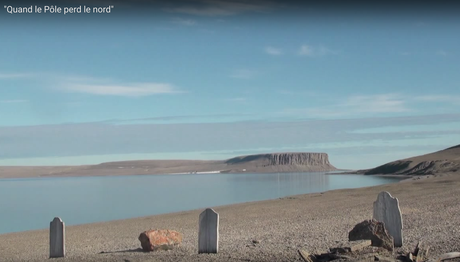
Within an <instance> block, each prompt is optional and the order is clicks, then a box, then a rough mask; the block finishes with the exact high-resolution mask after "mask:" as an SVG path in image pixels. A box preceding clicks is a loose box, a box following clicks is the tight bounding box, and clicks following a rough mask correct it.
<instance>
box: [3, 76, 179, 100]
mask: <svg viewBox="0 0 460 262" xmlns="http://www.w3.org/2000/svg"><path fill="white" fill-rule="evenodd" d="M1 76H3V78H7V77H8V78H19V77H25V76H27V77H34V79H36V80H37V82H41V84H43V85H46V86H49V87H50V88H52V89H54V90H56V91H61V92H73V93H86V94H92V95H108V96H131V97H137V96H150V95H159V94H177V93H184V92H183V91H181V90H178V89H177V88H176V87H175V86H174V85H172V84H170V83H157V82H145V83H124V82H121V81H117V80H114V79H111V78H95V77H87V76H62V75H52V74H45V73H44V74H39V75H34V74H8V75H0V77H1ZM5 101H6V100H5Z"/></svg>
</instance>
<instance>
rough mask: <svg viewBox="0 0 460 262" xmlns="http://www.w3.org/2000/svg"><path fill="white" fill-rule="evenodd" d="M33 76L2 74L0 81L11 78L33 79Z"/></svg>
mask: <svg viewBox="0 0 460 262" xmlns="http://www.w3.org/2000/svg"><path fill="white" fill-rule="evenodd" d="M31 76H33V74H24V73H6V74H1V73H0V79H9V78H27V77H31Z"/></svg>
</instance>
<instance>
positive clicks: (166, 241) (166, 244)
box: [139, 230, 182, 252]
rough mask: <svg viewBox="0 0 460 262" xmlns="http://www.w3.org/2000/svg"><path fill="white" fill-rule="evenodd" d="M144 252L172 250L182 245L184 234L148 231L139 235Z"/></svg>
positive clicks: (170, 231) (171, 231)
mask: <svg viewBox="0 0 460 262" xmlns="http://www.w3.org/2000/svg"><path fill="white" fill-rule="evenodd" d="M139 241H140V242H141V246H142V250H144V251H146V252H149V251H157V250H170V249H173V248H174V246H177V245H179V244H180V243H182V234H181V233H179V232H177V231H174V230H148V231H144V232H142V233H141V234H140V235H139Z"/></svg>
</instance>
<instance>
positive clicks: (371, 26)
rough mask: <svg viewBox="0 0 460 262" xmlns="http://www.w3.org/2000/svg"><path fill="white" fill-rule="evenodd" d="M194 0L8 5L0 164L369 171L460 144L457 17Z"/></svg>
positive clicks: (0, 54) (0, 61) (1, 70)
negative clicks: (221, 162) (170, 163)
mask: <svg viewBox="0 0 460 262" xmlns="http://www.w3.org/2000/svg"><path fill="white" fill-rule="evenodd" d="M197 3H200V4H199V5H198V4H191V2H188V4H187V3H185V4H176V5H169V6H167V5H164V6H161V5H158V6H155V7H151V8H150V9H143V10H142V12H141V10H138V9H135V8H134V9H133V8H131V9H130V7H129V6H124V5H123V4H121V3H120V5H119V6H117V5H116V4H115V8H114V11H113V12H114V13H112V14H105V15H93V16H89V17H85V18H83V15H82V14H80V15H79V14H74V15H73V16H64V15H59V14H56V15H53V16H50V15H48V16H46V15H32V14H13V15H11V14H8V13H6V11H5V10H4V9H2V10H1V13H0V20H1V21H0V22H1V23H0V31H1V32H2V36H3V37H2V39H1V42H0V149H1V150H0V165H49V164H59V165H67V164H90V163H99V162H102V161H112V160H125V159H151V158H160V159H164V158H187V159H224V158H229V157H232V156H235V155H241V154H252V153H262V152H285V151H315V152H326V153H329V155H330V158H331V161H332V164H334V165H336V166H337V167H340V168H367V167H373V166H376V165H380V164H383V163H385V162H388V161H392V160H396V159H398V158H404V157H410V156H413V155H417V154H423V153H428V152H431V151H434V150H439V149H443V148H446V147H450V146H453V145H456V144H460V110H459V109H460V73H459V72H460V68H459V62H460V48H459V46H460V34H458V32H460V18H455V17H452V16H445V17H443V16H438V15H430V14H429V13H428V14H427V13H423V14H422V15H416V14H410V15H403V14H398V15H396V14H394V15H393V16H388V17H385V16H378V15H376V16H375V17H373V16H372V15H369V14H365V13H364V12H363V13H358V14H355V15H353V16H352V15H350V14H348V13H347V14H345V13H344V14H342V15H331V14H330V13H327V12H326V11H324V10H322V11H321V10H317V9H314V8H312V9H308V8H306V7H304V6H303V7H302V8H296V6H295V5H290V6H289V5H285V6H282V7H280V6H278V5H277V4H276V3H274V2H263V1H261V2H257V4H242V3H241V2H237V1H227V2H208V1H197ZM63 6H64V5H63ZM117 8H118V9H117ZM115 10H117V11H118V12H116V11H115ZM295 10H297V11H295ZM136 12H138V13H139V14H138V15H136ZM328 14H329V15H328ZM334 14H335V13H334ZM360 14H361V15H360Z"/></svg>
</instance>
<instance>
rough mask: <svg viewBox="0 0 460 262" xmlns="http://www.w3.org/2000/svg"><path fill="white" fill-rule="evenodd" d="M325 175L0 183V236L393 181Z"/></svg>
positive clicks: (0, 180)
mask: <svg viewBox="0 0 460 262" xmlns="http://www.w3.org/2000/svg"><path fill="white" fill-rule="evenodd" d="M397 181H399V179H396V178H382V177H370V176H361V175H326V174H325V173H284V174H187V175H142V176H115V177H63V178H26V179H0V234H2V233H9V232H17V231H25V230H33V229H43V228H48V227H49V222H50V221H51V220H52V219H53V218H54V217H55V216H59V217H61V218H62V219H63V221H64V222H65V223H66V225H75V224H84V223H92V222H101V221H109V220H116V219H126V218H133V217H140V216H148V215H156V214H163V213H170V212H176V211H185V210H192V209H197V208H206V207H213V206H219V205H227V204H234V203H242V202H249V201H258V200H267V199H275V198H280V197H285V196H289V195H296V194H305V193H315V192H323V191H328V190H333V189H342V188H358V187H367V186H374V185H380V184H386V183H392V182H397Z"/></svg>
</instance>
